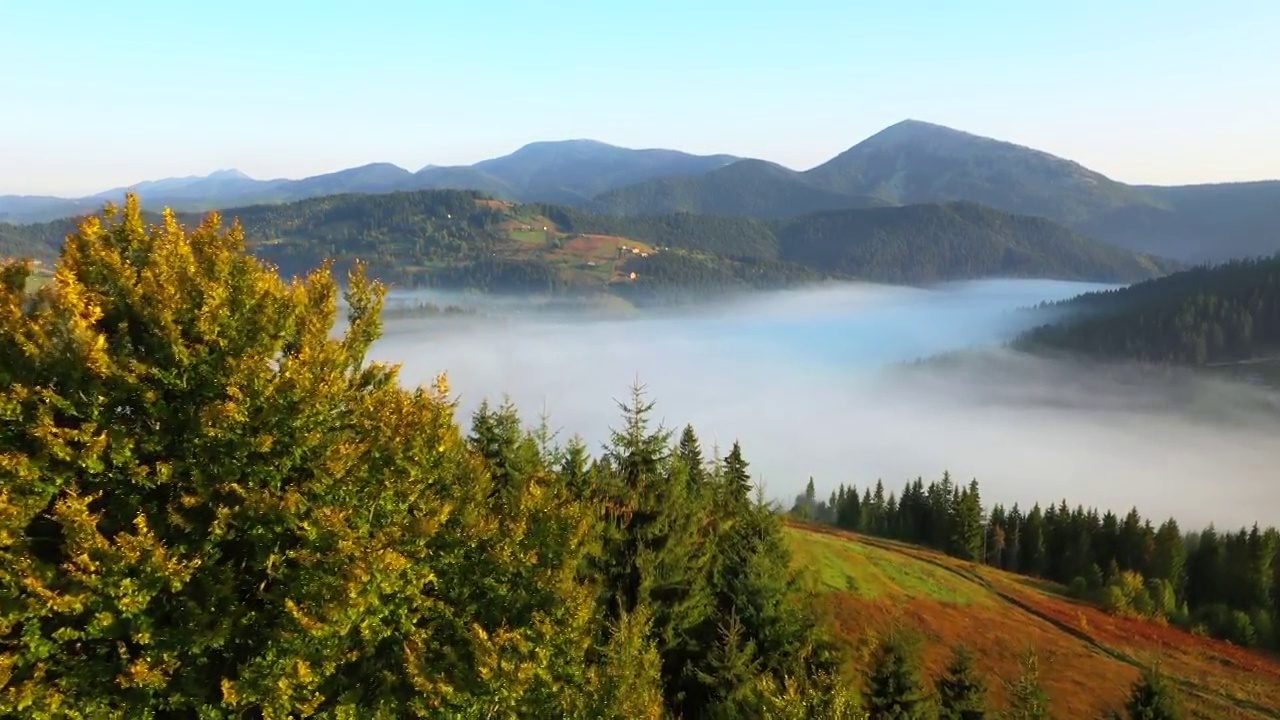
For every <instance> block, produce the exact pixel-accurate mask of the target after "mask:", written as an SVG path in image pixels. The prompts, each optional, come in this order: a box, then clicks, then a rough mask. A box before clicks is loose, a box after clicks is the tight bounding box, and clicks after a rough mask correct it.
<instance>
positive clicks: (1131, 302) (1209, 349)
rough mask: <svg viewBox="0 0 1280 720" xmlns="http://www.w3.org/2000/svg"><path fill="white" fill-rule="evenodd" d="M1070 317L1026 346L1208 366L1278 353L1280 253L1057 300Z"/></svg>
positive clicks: (1033, 335)
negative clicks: (1060, 301)
mask: <svg viewBox="0 0 1280 720" xmlns="http://www.w3.org/2000/svg"><path fill="white" fill-rule="evenodd" d="M1051 307H1052V308H1053V309H1054V310H1056V311H1058V312H1059V313H1062V314H1063V315H1064V317H1062V318H1060V319H1059V320H1058V321H1057V322H1055V323H1052V324H1048V325H1044V326H1042V327H1039V328H1036V329H1035V330H1032V331H1030V332H1028V333H1026V334H1025V335H1023V337H1022V338H1021V339H1020V340H1019V344H1020V345H1021V346H1023V347H1024V348H1026V349H1033V350H1036V349H1040V350H1045V349H1047V350H1063V351H1068V352H1075V353H1082V354H1085V355H1090V356H1094V357H1100V358H1107V359H1117V360H1138V361H1142V362H1156V363H1181V364H1191V365H1206V364H1215V363H1236V362H1241V361H1258V360H1271V361H1274V359H1275V358H1276V356H1277V355H1280V254H1277V255H1276V256H1274V257H1271V258H1265V259H1250V260H1236V261H1233V262H1229V263H1225V264H1222V265H1218V266H1215V267H1197V268H1192V269H1190V270H1186V271H1183V272H1179V273H1174V274H1172V275H1169V276H1167V277H1163V278H1159V279H1155V280H1150V281H1147V282H1142V283H1138V284H1136V285H1131V286H1129V287H1125V288H1121V289H1118V290H1112V291H1109V292H1102V293H1088V294H1085V295H1081V296H1080V297H1077V298H1073V299H1071V300H1068V301H1064V302H1062V303H1057V304H1055V305H1053V306H1051Z"/></svg>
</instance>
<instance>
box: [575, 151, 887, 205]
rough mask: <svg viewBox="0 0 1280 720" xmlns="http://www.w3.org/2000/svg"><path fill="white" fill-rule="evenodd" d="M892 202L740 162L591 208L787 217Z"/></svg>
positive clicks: (627, 191)
mask: <svg viewBox="0 0 1280 720" xmlns="http://www.w3.org/2000/svg"><path fill="white" fill-rule="evenodd" d="M887 204H890V203H889V202H887V201H884V200H879V199H876V198H870V197H856V196H851V195H846V194H844V193H840V192H835V191H831V190H827V189H825V188H821V187H817V186H815V185H811V184H809V183H808V182H806V181H805V179H804V176H803V175H802V174H800V173H798V172H796V171H794V170H790V169H787V168H785V167H782V166H781V165H777V164H774V163H770V162H765V161H763V160H740V161H738V162H735V163H733V164H732V165H727V166H725V167H722V168H720V169H718V170H714V171H712V172H708V173H704V174H702V175H697V176H689V177H679V178H661V179H656V180H650V181H648V182H645V183H640V184H638V185H631V186H628V187H624V188H619V189H617V190H612V191H610V192H607V193H604V194H602V195H600V196H598V197H596V198H595V199H593V200H592V201H591V203H590V204H589V205H588V206H587V207H588V209H590V210H591V211H592V212H595V213H597V214H602V215H665V214H668V213H676V212H686V213H701V214H707V215H731V216H742V217H754V218H783V217H791V216H794V215H803V214H805V213H809V212H814V211H816V210H835V209H845V208H859V207H876V206H879V205H887Z"/></svg>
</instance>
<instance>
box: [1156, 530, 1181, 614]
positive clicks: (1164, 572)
mask: <svg viewBox="0 0 1280 720" xmlns="http://www.w3.org/2000/svg"><path fill="white" fill-rule="evenodd" d="M1186 563H1187V547H1186V543H1185V542H1184V540H1183V538H1182V531H1181V530H1180V529H1178V523H1177V521H1175V520H1174V519H1173V518H1169V519H1168V520H1166V521H1164V523H1162V524H1161V525H1160V529H1159V530H1158V531H1157V532H1156V534H1155V552H1154V554H1153V558H1152V567H1151V577H1155V578H1159V579H1161V580H1168V581H1169V584H1170V585H1171V586H1173V589H1174V591H1175V592H1176V593H1177V594H1178V595H1179V596H1181V595H1182V593H1183V583H1184V580H1185V577H1186Z"/></svg>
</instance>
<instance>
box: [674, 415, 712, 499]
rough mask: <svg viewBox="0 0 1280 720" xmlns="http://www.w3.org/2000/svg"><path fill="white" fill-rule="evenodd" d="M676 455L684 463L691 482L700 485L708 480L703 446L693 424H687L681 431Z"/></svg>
mask: <svg viewBox="0 0 1280 720" xmlns="http://www.w3.org/2000/svg"><path fill="white" fill-rule="evenodd" d="M676 456H677V457H679V458H680V461H681V462H683V463H684V465H685V471H686V473H688V478H689V482H690V483H691V484H693V485H694V486H700V485H702V484H703V483H704V482H706V479H707V461H706V459H705V458H704V457H703V456H702V446H701V444H699V442H698V435H697V433H695V432H694V430H693V426H692V425H685V426H684V431H683V432H682V433H680V445H679V447H678V448H677V449H676Z"/></svg>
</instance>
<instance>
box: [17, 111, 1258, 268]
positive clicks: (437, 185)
mask: <svg viewBox="0 0 1280 720" xmlns="http://www.w3.org/2000/svg"><path fill="white" fill-rule="evenodd" d="M131 187H133V188H134V189H137V190H139V191H140V192H142V193H143V198H144V202H146V203H147V204H148V207H152V208H155V207H160V206H171V207H175V208H177V209H180V210H192V211H196V210H208V209H213V208H219V207H232V206H245V205H251V204H257V203H282V202H292V201H296V200H302V199H306V198H310V197H319V196H323V195H333V194H344V193H385V192H393V191H401V190H421V189H470V190H478V191H480V192H483V193H486V194H488V195H491V196H493V197H496V198H500V199H503V200H508V201H517V202H547V203H555V204H560V205H569V206H573V207H578V208H584V209H588V210H590V211H592V212H594V213H600V214H613V215H662V214H669V213H677V212H690V213H699V214H708V215H717V216H736V217H753V218H760V219H781V218H788V217H796V216H799V215H804V214H807V213H812V212H817V211H821V210H845V209H856V208H866V207H880V206H900V205H911V204H922V203H926V204H927V203H949V202H974V203H979V204H982V205H986V206H989V207H993V208H996V209H999V210H1003V211H1005V212H1009V213H1014V214H1018V215H1034V216H1039V217H1044V218H1048V219H1050V220H1054V221H1056V222H1058V223H1061V224H1064V225H1066V226H1068V227H1070V228H1072V229H1073V230H1076V231H1077V232H1080V233H1083V234H1085V235H1088V236H1090V237H1094V238H1097V239H1099V240H1102V241H1104V242H1108V243H1111V244H1114V245H1118V246H1120V247H1123V248H1126V249H1129V250H1133V251H1136V252H1141V253H1150V254H1156V255H1162V256H1167V257H1175V258H1178V259H1180V260H1183V261H1186V262H1205V261H1210V262H1217V261H1221V260H1225V259H1229V258H1233V257H1244V256H1257V255H1269V254H1271V253H1273V252H1276V251H1277V250H1280V181H1262V182H1249V183H1228V184H1221V185H1187V186H1174V187H1158V186H1139V185H1127V184H1125V183H1121V182H1118V181H1116V180H1113V179H1111V178H1108V177H1106V176H1105V175H1103V174H1101V173H1098V172H1095V171H1093V170H1090V169H1088V168H1086V167H1084V166H1082V165H1080V164H1079V163H1076V162H1073V161H1070V160H1066V159H1063V158H1059V157H1056V156H1054V155H1051V154H1049V153H1045V152H1042V151H1039V150H1035V149H1032V148H1028V147H1024V146H1021V145H1016V144H1014V143H1008V142H1004V141H1000V140H995V139H992V138H987V137H983V136H980V135H975V134H972V133H968V132H963V131H960V130H955V129H952V128H948V127H944V126H941V125H936V124H932V123H928V122H922V121H918V120H904V121H902V122H899V123H896V124H894V125H892V126H890V127H887V128H885V129H884V130H882V131H880V132H878V133H876V134H874V135H872V136H870V137H868V138H867V139H865V140H863V141H862V142H859V143H858V144H856V145H854V146H853V147H851V148H849V149H848V150H846V151H844V152H842V153H840V154H839V155H837V156H835V157H833V158H831V159H830V160H828V161H827V162H825V163H822V164H820V165H818V166H816V167H814V168H811V169H809V170H806V171H803V172H800V171H796V170H792V169H790V168H786V167H783V166H781V165H778V164H776V163H770V162H767V161H764V160H754V159H741V158H737V157H734V156H730V155H692V154H689V153H683V152H679V151H675V150H662V149H629V148H622V147H617V146H614V145H609V144H606V143H602V142H598V141H594V140H563V141H551V142H534V143H529V144H527V145H525V146H523V147H521V148H520V149H518V150H516V151H515V152H513V153H511V154H509V155H506V156H503V157H499V158H493V159H490V160H483V161H481V162H478V163H475V164H473V165H465V166H435V165H429V166H427V167H424V168H422V169H420V170H418V171H417V172H410V171H409V170H406V169H404V168H400V167H398V166H395V165H391V164H389V163H372V164H369V165H364V166H361V167H358V168H349V169H346V170H340V171H337V172H334V173H327V174H324V175H317V176H314V177H308V178H303V179H300V180H279V179H277V180H254V179H252V178H248V177H246V176H244V175H243V174H241V173H238V172H236V171H219V172H217V173H213V174H211V175H208V176H204V177H188V178H170V179H166V180H158V181H151V182H143V183H138V184H137V185H135V186H131ZM122 193H123V188H118V189H115V190H110V191H106V192H105V193H98V194H97V195H95V196H91V197H89V198H77V199H61V198H50V197H24V196H0V222H8V223H23V222H36V221H42V220H47V219H52V218H57V217H66V216H71V215H76V214H81V213H84V212H88V211H92V210H95V209H97V208H98V207H99V206H100V205H101V203H102V201H103V200H104V199H106V198H110V197H115V198H118V197H119V196H120V195H121V194H122Z"/></svg>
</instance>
